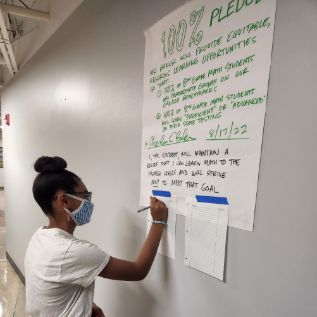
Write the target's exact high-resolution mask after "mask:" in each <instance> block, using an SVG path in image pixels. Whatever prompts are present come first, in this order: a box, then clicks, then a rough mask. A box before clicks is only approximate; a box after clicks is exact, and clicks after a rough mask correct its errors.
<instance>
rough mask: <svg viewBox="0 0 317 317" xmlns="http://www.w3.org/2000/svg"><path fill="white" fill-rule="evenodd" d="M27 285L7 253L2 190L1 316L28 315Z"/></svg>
mask: <svg viewBox="0 0 317 317" xmlns="http://www.w3.org/2000/svg"><path fill="white" fill-rule="evenodd" d="M26 316H27V314H26V313H25V287H24V285H23V284H22V282H21V280H20V278H19V277H18V276H17V274H16V273H15V271H14V270H13V268H12V267H11V265H10V264H9V262H8V261H7V260H6V254H5V206H4V192H3V190H0V317H26Z"/></svg>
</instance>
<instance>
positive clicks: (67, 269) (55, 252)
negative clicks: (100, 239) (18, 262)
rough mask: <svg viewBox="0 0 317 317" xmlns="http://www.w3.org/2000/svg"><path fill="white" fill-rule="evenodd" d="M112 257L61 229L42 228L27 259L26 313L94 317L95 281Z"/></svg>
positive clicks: (30, 248)
mask: <svg viewBox="0 0 317 317" xmlns="http://www.w3.org/2000/svg"><path fill="white" fill-rule="evenodd" d="M109 259H110V256H109V255H108V254H107V253H105V252H104V251H103V250H101V249H100V248H98V247H97V246H96V245H94V244H92V243H90V242H88V241H84V240H79V239H76V238H75V237H74V236H73V235H71V234H70V233H68V232H66V231H64V230H62V229H57V228H52V229H45V228H43V227H42V228H39V229H38V230H37V231H36V232H35V233H34V235H33V237H32V239H31V240H30V242H29V245H28V248H27V251H26V255H25V259H24V266H25V285H26V311H27V313H28V314H31V316H41V317H42V316H43V317H66V316H67V317H79V316H80V317H91V309H92V304H93V296H94V288H95V278H96V276H97V275H98V274H99V273H100V272H101V271H102V270H103V268H104V267H105V266H106V265H107V264H108V262H109Z"/></svg>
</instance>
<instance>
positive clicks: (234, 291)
mask: <svg viewBox="0 0 317 317" xmlns="http://www.w3.org/2000/svg"><path fill="white" fill-rule="evenodd" d="M182 3H184V1H182V0H174V1H170V0H161V1H148V0H136V1H124V0H117V1H102V0H86V1H85V2H83V4H82V5H81V6H80V7H79V8H78V10H76V12H75V13H74V14H73V15H72V16H71V17H70V18H69V19H68V20H67V21H66V22H65V23H64V24H63V25H62V27H61V28H60V29H59V30H58V31H57V32H56V33H55V34H54V35H53V36H52V37H51V38H50V40H49V41H48V42H47V43H46V44H45V45H44V46H43V47H42V48H41V49H40V50H39V51H38V53H37V54H35V56H34V57H33V58H32V59H31V60H30V62H29V63H28V64H27V65H26V66H25V68H24V69H23V70H22V71H21V72H20V73H19V75H18V76H17V77H16V78H15V79H14V80H13V81H12V82H11V84H10V85H9V87H7V88H6V90H5V92H4V94H3V96H2V104H3V108H4V111H3V112H4V113H7V112H8V113H10V115H11V122H12V123H11V125H10V126H5V127H4V159H5V167H6V168H5V188H6V225H7V237H6V238H7V251H8V252H9V254H10V255H11V257H12V258H13V259H14V261H15V262H16V264H17V265H18V267H19V268H20V269H21V270H22V271H23V258H24V253H25V249H26V246H27V243H28V240H29V239H30V237H31V235H32V233H33V232H34V231H35V230H36V228H37V227H39V226H40V225H43V224H45V223H46V219H45V217H44V216H43V215H42V212H41V210H40V209H39V207H38V206H37V205H36V204H35V202H34V201H33V198H32V192H31V187H32V182H33V179H34V177H35V172H34V171H33V169H32V164H33V163H34V161H35V160H36V158H37V157H38V156H40V155H43V154H46V155H59V156H62V157H64V158H65V159H66V160H67V161H68V162H69V169H70V170H72V171H75V172H76V173H78V174H79V175H80V176H81V177H82V178H83V180H84V181H85V183H86V184H87V187H88V188H89V189H91V190H92V191H93V193H94V194H93V198H94V202H95V205H96V208H95V213H94V216H93V220H92V223H91V224H89V225H87V226H85V227H84V228H82V229H80V230H78V231H76V234H77V235H78V236H80V237H83V238H86V239H89V240H90V241H92V242H95V243H97V244H98V245H99V246H100V247H102V248H103V249H105V250H106V251H108V252H109V253H110V254H112V255H113V256H117V257H124V258H128V259H133V258H134V257H135V256H136V254H137V251H138V249H139V247H140V246H141V243H142V241H143V239H144V236H145V227H146V221H145V215H137V214H136V212H135V211H136V209H137V207H138V197H139V183H140V182H139V175H140V157H141V151H140V147H141V108H142V92H143V60H144V37H143V30H144V29H146V28H147V27H149V26H150V25H151V24H153V23H154V22H156V21H157V20H158V19H160V18H161V17H163V16H164V15H166V14H167V13H168V12H170V11H171V10H172V9H174V8H176V7H178V6H179V5H181V4H182ZM316 12H317V3H316V2H315V1H310V0H304V1H300V2H299V1H297V0H278V7H277V15H276V32H275V36H274V45H273V56H272V69H271V78H270V85H269V94H268V96H269V97H268V106H267V115H266V126H265V131H264V141H263V150H262V160H261V167H260V170H261V171H260V177H259V187H258V195H257V208H256V215H255V230H254V232H252V233H250V232H245V231H242V230H235V229H232V228H230V229H229V233H228V249H227V264H226V283H221V282H219V281H217V280H216V279H214V278H211V277H209V276H207V275H205V274H203V273H200V272H198V271H195V270H192V269H190V268H187V267H185V266H184V265H183V256H184V238H183V236H184V219H183V218H182V217H178V223H177V241H176V260H175V261H173V260H171V259H167V258H165V257H162V256H158V257H157V258H156V260H155V264H154V266H153V269H152V270H151V272H150V275H149V277H148V278H147V279H146V280H145V281H143V282H140V283H124V282H115V281H107V280H102V279H97V284H96V296H95V297H96V302H97V303H98V304H100V305H101V306H102V307H103V308H104V310H105V312H106V315H107V316H131V317H134V316H135V317H162V316H166V317H189V316H198V317H210V316H217V317H232V316H235V317H255V316H256V317H277V316H278V317H297V316H303V317H315V316H317V305H316V300H315V297H316V276H317V253H316V252H315V250H316V246H315V241H316V238H317V230H316V228H317V227H316V222H317V213H316V207H315V206H316V203H317V201H316V197H317V195H316V184H315V183H316V182H315V179H316V178H317V175H316V167H315V164H316V162H317V151H316V147H315V143H316V140H315V139H316V135H317V126H316V124H315V118H316V116H317V108H316V106H315V101H316V100H317V95H316V89H315V82H316V80H315V73H314V70H315V69H316V56H317V45H316V41H314V39H316V38H317V34H316V32H317V31H316Z"/></svg>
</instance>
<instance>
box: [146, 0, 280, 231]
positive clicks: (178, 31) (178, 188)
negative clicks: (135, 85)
mask: <svg viewBox="0 0 317 317" xmlns="http://www.w3.org/2000/svg"><path fill="white" fill-rule="evenodd" d="M275 8H276V1H275V0H248V1H246V0H231V1H229V0H214V1H206V0H204V1H202V0H200V1H190V2H188V3H186V4H185V5H184V6H182V7H181V8H179V9H177V10H176V11H174V12H172V13H171V14H169V15H168V16H166V17H165V18H163V19H162V20H160V21H159V22H157V23H156V24H155V25H153V26H152V27H151V28H149V29H148V30H147V31H146V32H145V36H146V49H145V66H144V105H143V135H142V168H141V169H142V171H141V195H140V204H141V205H146V203H147V201H148V197H149V195H151V191H152V189H159V190H168V191H170V192H171V193H172V194H173V195H176V196H177V197H178V200H179V201H178V202H177V206H178V212H180V213H182V211H183V210H184V208H185V205H186V203H185V200H186V197H193V196H194V195H210V196H222V197H228V201H229V204H230V215H229V225H230V226H232V227H236V228H241V229H245V230H250V231H251V230H253V220H254V209H255V200H256V192H257V180H258V171H259V162H260V154H261V144H262V133H263V126H264V116H265V108H266V102H267V88H268V79H269V71H270V63H271V49H272V41H273V29H274V18H275Z"/></svg>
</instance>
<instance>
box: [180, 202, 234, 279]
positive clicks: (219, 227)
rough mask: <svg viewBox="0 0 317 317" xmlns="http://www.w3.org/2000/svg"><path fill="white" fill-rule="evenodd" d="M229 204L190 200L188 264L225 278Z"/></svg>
mask: <svg viewBox="0 0 317 317" xmlns="http://www.w3.org/2000/svg"><path fill="white" fill-rule="evenodd" d="M227 227H228V205H222V204H212V203H199V202H193V201H190V200H188V202H187V216H186V222H185V265H187V266H189V267H192V268H194V269H197V270H199V271H201V272H204V273H207V274H209V275H211V276H214V277H216V278H218V279H219V280H222V281H223V273H224V263H225V250H226V239H227Z"/></svg>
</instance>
